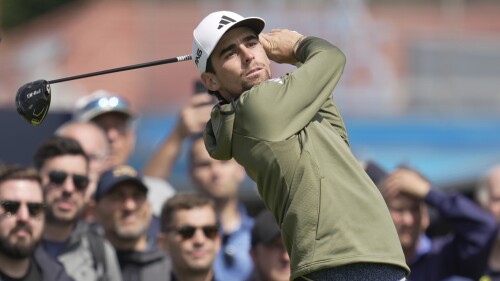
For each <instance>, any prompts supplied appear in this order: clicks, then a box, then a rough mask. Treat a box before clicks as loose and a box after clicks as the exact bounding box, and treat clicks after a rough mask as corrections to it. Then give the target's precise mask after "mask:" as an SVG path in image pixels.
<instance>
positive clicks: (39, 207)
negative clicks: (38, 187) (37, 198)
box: [0, 200, 45, 218]
mask: <svg viewBox="0 0 500 281" xmlns="http://www.w3.org/2000/svg"><path fill="white" fill-rule="evenodd" d="M26 205H27V206H28V212H29V214H30V216H31V217H32V218H37V217H39V216H40V215H41V214H42V212H43V210H44V209H45V204H43V203H26ZM0 206H2V209H3V210H4V211H5V214H6V215H7V216H8V217H11V216H13V215H16V214H17V211H19V207H21V202H19V201H10V200H9V201H0Z"/></svg>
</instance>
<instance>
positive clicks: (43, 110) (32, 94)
mask: <svg viewBox="0 0 500 281" xmlns="http://www.w3.org/2000/svg"><path fill="white" fill-rule="evenodd" d="M50 97H51V94H50V84H49V83H48V82H47V81H45V80H36V81H33V82H30V83H28V84H25V85H23V86H22V87H21V88H19V90H17V95H16V107H17V112H18V113H19V115H21V116H22V117H23V119H24V120H26V121H27V122H28V123H30V124H31V125H33V126H37V125H40V123H42V121H43V119H45V116H46V115H47V112H48V111H49V107H50Z"/></svg>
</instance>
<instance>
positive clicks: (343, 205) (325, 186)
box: [204, 37, 409, 280]
mask: <svg viewBox="0 0 500 281" xmlns="http://www.w3.org/2000/svg"><path fill="white" fill-rule="evenodd" d="M297 59H298V60H299V61H300V62H302V63H303V65H302V66H300V67H299V68H297V69H296V70H294V71H293V72H291V73H290V74H287V75H286V76H284V77H282V78H279V79H271V80H268V81H265V82H262V83H260V84H259V85H257V86H254V87H253V88H251V89H250V90H248V91H246V92H244V93H243V94H242V95H241V96H240V97H239V98H238V99H236V100H234V101H233V102H231V103H229V104H223V105H217V106H215V107H214V109H213V110H212V114H211V120H210V121H209V122H208V123H207V127H206V130H205V135H204V138H205V145H206V147H207V150H208V152H209V153H210V155H211V156H212V157H213V158H216V159H230V158H231V157H234V159H236V161H237V162H238V163H240V164H241V165H242V166H243V167H244V168H245V169H246V171H247V173H248V175H249V176H250V177H251V178H252V179H253V180H254V181H255V182H256V183H257V187H258V190H259V193H260V196H261V197H262V199H263V200H264V203H265V205H266V207H267V208H268V209H269V210H270V211H271V212H272V213H273V215H274V217H275V218H276V220H277V222H278V224H279V225H280V227H281V230H282V237H283V241H284V243H285V246H286V248H287V250H288V253H289V255H290V259H291V269H292V274H291V280H293V279H295V278H297V277H300V276H303V275H305V274H308V273H311V272H314V271H318V270H320V269H326V268H331V267H337V266H341V265H346V264H350V263H358V262H370V263H384V264H392V265H396V266H400V267H402V268H404V269H405V270H406V271H407V272H409V268H408V267H407V265H406V263H405V258H404V255H403V251H402V249H401V245H400V243H399V239H398V236H397V233H396V229H395V227H394V224H393V222H392V220H391V217H390V215H389V211H388V209H387V207H386V204H385V202H384V200H383V198H382V196H381V194H380V192H379V191H378V189H377V188H376V187H375V185H374V184H373V182H372V181H371V180H370V178H369V177H368V176H367V175H366V173H365V172H364V170H363V169H362V167H361V165H360V164H359V162H358V161H357V160H356V159H355V157H354V156H353V155H352V153H351V151H350V149H349V143H348V138H347V132H346V129H345V126H344V123H343V120H342V117H341V116H340V113H339V111H338V110H337V108H336V106H335V104H334V102H333V100H332V98H331V96H332V91H333V89H334V88H335V85H336V84H337V82H338V80H339V79H340V76H341V74H342V72H343V69H344V65H345V56H344V54H343V53H342V52H341V51H340V50H339V49H338V48H336V47H335V46H333V45H331V44H330V43H328V42H327V41H325V40H323V39H320V38H314V37H308V38H305V39H304V40H303V41H302V43H301V44H300V46H299V48H298V50H297Z"/></svg>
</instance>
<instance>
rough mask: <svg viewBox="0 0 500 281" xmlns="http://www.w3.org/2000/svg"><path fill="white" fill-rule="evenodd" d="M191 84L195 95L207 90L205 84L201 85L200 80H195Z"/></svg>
mask: <svg viewBox="0 0 500 281" xmlns="http://www.w3.org/2000/svg"><path fill="white" fill-rule="evenodd" d="M193 86H194V94H195V95H197V94H202V93H207V92H208V90H207V88H205V85H203V82H201V80H195V81H194V84H193Z"/></svg>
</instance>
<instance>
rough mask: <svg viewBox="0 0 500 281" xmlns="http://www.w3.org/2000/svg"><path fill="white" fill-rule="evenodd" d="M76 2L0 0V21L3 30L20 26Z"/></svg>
mask: <svg viewBox="0 0 500 281" xmlns="http://www.w3.org/2000/svg"><path fill="white" fill-rule="evenodd" d="M75 1H76V0H42V1H40V0H21V1H20V0H0V13H1V15H0V20H1V27H2V28H3V29H4V30H8V29H10V28H13V27H16V26H19V25H22V24H24V23H26V22H28V21H30V20H32V19H35V18H37V17H39V16H41V15H43V14H45V13H47V12H50V11H52V10H53V9H55V8H58V7H60V6H63V5H65V4H68V3H72V2H75Z"/></svg>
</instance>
